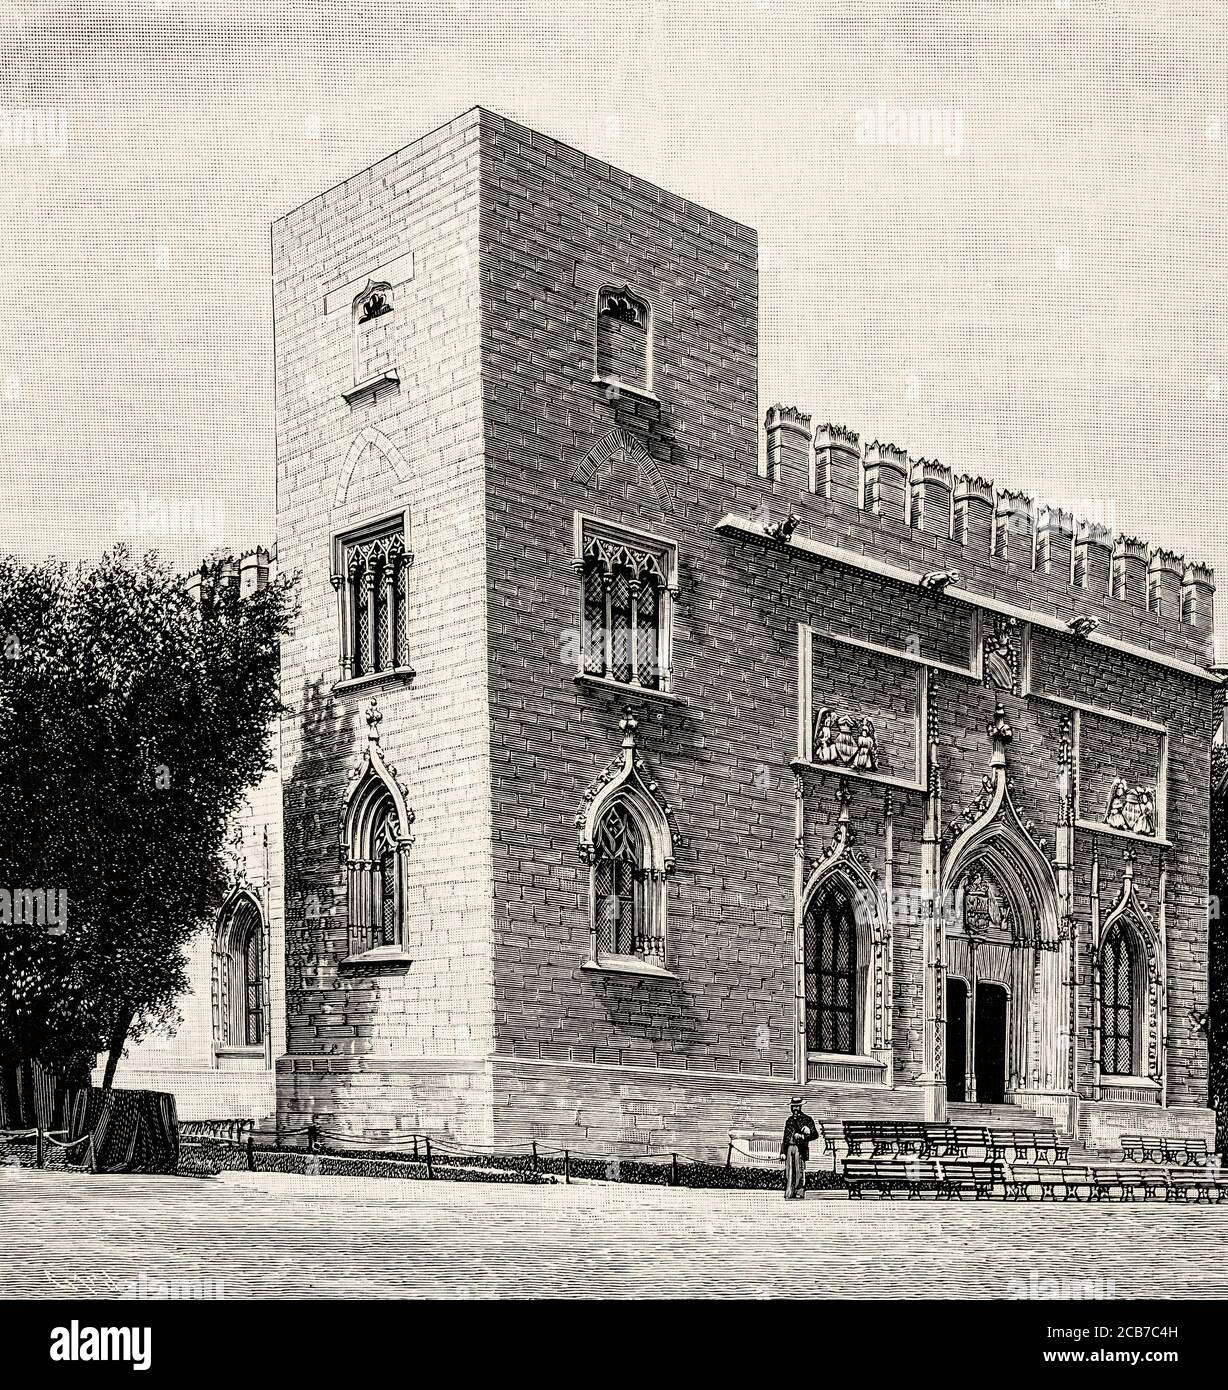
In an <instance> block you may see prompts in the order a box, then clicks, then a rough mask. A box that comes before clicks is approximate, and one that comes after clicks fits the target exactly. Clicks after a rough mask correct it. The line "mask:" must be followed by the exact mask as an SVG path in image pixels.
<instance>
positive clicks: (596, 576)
mask: <svg viewBox="0 0 1228 1390" xmlns="http://www.w3.org/2000/svg"><path fill="white" fill-rule="evenodd" d="M676 565H677V551H676V548H675V547H674V546H673V545H672V544H671V543H669V542H665V541H658V540H655V539H654V538H652V537H646V536H637V535H635V534H634V533H632V532H622V531H619V530H617V529H616V528H611V527H606V526H603V525H601V524H599V523H587V522H586V523H584V524H583V530H582V533H581V537H580V558H579V559H578V561H577V567H578V568H579V570H580V572H581V574H582V576H583V599H582V612H581V663H582V664H581V671H582V672H583V673H584V674H586V675H591V676H601V677H603V678H605V679H606V680H614V681H619V682H621V683H622V684H624V685H632V686H640V687H642V688H644V689H646V690H662V691H667V690H669V688H670V617H671V607H670V604H671V597H672V591H673V589H674V587H675V586H676V580H675V578H674V575H675V570H676Z"/></svg>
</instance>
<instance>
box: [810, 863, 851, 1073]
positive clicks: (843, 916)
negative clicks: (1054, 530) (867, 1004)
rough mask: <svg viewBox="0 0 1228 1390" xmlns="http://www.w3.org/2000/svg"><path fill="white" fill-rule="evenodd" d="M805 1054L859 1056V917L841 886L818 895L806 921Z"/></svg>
mask: <svg viewBox="0 0 1228 1390" xmlns="http://www.w3.org/2000/svg"><path fill="white" fill-rule="evenodd" d="M804 926H805V932H804V944H805V977H806V1050H807V1051H808V1052H857V1051H858V1047H857V1039H858V1025H859V1017H858V1012H859V1011H858V995H859V992H860V986H861V980H862V974H861V973H859V971H858V950H857V918H856V913H855V911H854V908H853V902H852V899H851V897H850V895H849V893H848V892H847V890H846V889H845V888H844V886H843V885H842V884H839V883H836V882H829V883H828V884H827V885H826V886H825V887H824V888H821V889H820V890H819V891H817V892H816V893H815V895H814V897H813V899H812V900H811V902H810V905H809V907H808V908H807V910H806V917H805V923H804Z"/></svg>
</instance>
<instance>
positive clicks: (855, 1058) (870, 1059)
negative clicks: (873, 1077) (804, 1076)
mask: <svg viewBox="0 0 1228 1390" xmlns="http://www.w3.org/2000/svg"><path fill="white" fill-rule="evenodd" d="M806 1061H807V1062H824V1063H826V1064H827V1065H828V1066H846V1067H877V1068H878V1069H879V1071H886V1070H887V1063H886V1062H884V1061H883V1059H882V1058H881V1057H874V1056H870V1055H867V1054H865V1053H862V1052H807V1053H806Z"/></svg>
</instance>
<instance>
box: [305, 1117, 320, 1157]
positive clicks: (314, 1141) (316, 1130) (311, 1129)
mask: <svg viewBox="0 0 1228 1390" xmlns="http://www.w3.org/2000/svg"><path fill="white" fill-rule="evenodd" d="M319 1147H320V1127H319V1125H317V1124H316V1122H315V1121H314V1120H313V1121H312V1122H311V1123H310V1124H309V1125H308V1126H307V1152H308V1153H309V1154H313V1153H315V1152H316V1151H317V1149H318V1148H319Z"/></svg>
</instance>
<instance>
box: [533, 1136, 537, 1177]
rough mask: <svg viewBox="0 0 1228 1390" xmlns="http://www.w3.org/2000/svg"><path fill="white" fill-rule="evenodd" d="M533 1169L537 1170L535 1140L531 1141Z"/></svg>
mask: <svg viewBox="0 0 1228 1390" xmlns="http://www.w3.org/2000/svg"><path fill="white" fill-rule="evenodd" d="M533 1171H534V1172H535V1173H536V1172H537V1140H536V1139H534V1141H533Z"/></svg>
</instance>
